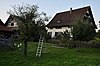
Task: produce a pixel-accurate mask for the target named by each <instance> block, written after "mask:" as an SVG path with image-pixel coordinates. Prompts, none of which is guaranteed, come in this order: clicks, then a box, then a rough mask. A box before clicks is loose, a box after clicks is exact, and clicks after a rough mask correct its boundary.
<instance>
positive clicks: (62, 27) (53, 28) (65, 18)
mask: <svg viewBox="0 0 100 66" xmlns="http://www.w3.org/2000/svg"><path fill="white" fill-rule="evenodd" d="M78 17H81V18H83V19H84V18H86V19H89V20H91V21H90V24H92V25H93V26H94V27H95V28H96V25H95V21H94V18H93V14H92V10H91V7H90V6H86V7H83V8H78V9H74V10H72V8H70V10H69V11H65V12H60V13H57V14H56V15H55V16H54V17H53V19H52V20H51V21H50V22H49V23H48V24H47V28H48V29H47V32H48V33H49V35H51V37H52V38H53V37H55V36H56V35H57V34H58V33H61V32H65V31H66V30H67V31H68V32H71V28H72V26H73V24H74V20H75V19H76V18H78Z"/></svg>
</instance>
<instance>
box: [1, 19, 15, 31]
mask: <svg viewBox="0 0 100 66" xmlns="http://www.w3.org/2000/svg"><path fill="white" fill-rule="evenodd" d="M0 31H4V32H12V31H13V30H12V29H11V28H9V27H6V26H5V24H4V23H3V22H2V21H1V19H0Z"/></svg>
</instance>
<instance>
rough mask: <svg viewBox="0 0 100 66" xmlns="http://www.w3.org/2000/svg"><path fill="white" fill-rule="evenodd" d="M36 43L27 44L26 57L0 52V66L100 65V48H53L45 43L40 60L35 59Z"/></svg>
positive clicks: (20, 53)
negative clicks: (77, 50) (78, 50)
mask: <svg viewBox="0 0 100 66" xmlns="http://www.w3.org/2000/svg"><path fill="white" fill-rule="evenodd" d="M36 46H37V43H33V42H28V51H29V52H28V56H27V57H24V56H23V55H22V52H21V51H9V52H0V66H66V65H67V66H98V65H99V64H100V48H81V49H80V50H82V51H81V52H76V48H75V49H68V48H59V47H53V44H48V43H45V44H44V47H45V49H44V48H43V51H46V52H47V53H43V54H42V57H41V58H36V56H35V53H36Z"/></svg>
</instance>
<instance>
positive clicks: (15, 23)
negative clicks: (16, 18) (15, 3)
mask: <svg viewBox="0 0 100 66" xmlns="http://www.w3.org/2000/svg"><path fill="white" fill-rule="evenodd" d="M11 23H14V26H11ZM11 23H9V24H8V27H18V25H17V22H13V21H12V22H11Z"/></svg>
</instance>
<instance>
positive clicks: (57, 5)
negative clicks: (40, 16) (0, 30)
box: [0, 0, 100, 25]
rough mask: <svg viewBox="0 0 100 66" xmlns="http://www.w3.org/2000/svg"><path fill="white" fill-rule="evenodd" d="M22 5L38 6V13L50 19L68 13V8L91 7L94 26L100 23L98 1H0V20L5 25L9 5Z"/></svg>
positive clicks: (99, 0)
mask: <svg viewBox="0 0 100 66" xmlns="http://www.w3.org/2000/svg"><path fill="white" fill-rule="evenodd" d="M22 3H27V4H32V5H33V4H34V5H38V6H39V12H45V13H46V14H47V15H48V16H51V18H52V17H53V16H54V15H55V14H56V13H58V12H63V11H69V10H70V8H71V7H72V9H77V8H82V7H85V6H91V9H92V13H93V17H94V20H95V22H96V24H97V25H98V22H99V21H100V0H0V19H1V20H2V21H3V22H4V23H5V22H6V20H7V19H8V17H9V14H7V11H9V9H12V7H11V5H15V4H18V5H21V4H22Z"/></svg>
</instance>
